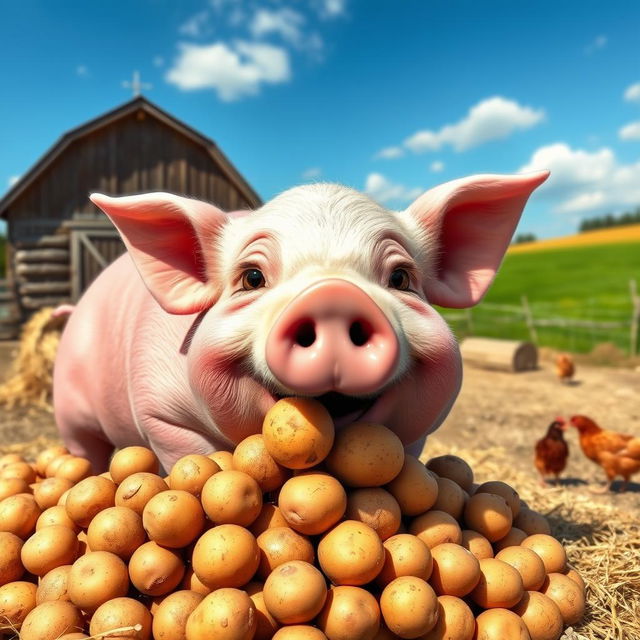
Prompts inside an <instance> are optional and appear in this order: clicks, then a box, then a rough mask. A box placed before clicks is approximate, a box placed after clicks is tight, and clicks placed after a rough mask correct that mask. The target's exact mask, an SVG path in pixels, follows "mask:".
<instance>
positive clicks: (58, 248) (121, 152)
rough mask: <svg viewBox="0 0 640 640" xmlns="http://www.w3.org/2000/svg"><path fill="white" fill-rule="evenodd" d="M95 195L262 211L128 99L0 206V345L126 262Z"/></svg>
mask: <svg viewBox="0 0 640 640" xmlns="http://www.w3.org/2000/svg"><path fill="white" fill-rule="evenodd" d="M93 191H100V192H103V193H107V194H109V195H124V194H131V193H140V192H144V191H170V192H172V193H179V194H182V195H187V196H189V197H194V198H198V199H201V200H207V201H209V202H213V203H215V204H217V205H218V206H220V207H221V208H222V209H225V210H232V209H243V208H249V209H253V208H255V207H257V206H259V205H260V198H259V196H258V195H257V194H256V192H255V191H254V190H253V189H252V188H251V186H250V185H249V183H248V182H247V181H246V180H245V179H244V178H243V177H242V176H241V175H240V173H239V172H238V171H237V169H236V168H235V167H234V166H233V165H232V164H231V162H229V160H228V159H227V158H226V156H225V155H224V154H223V153H222V152H221V151H220V149H219V148H218V147H217V145H216V144H215V143H214V142H213V141H212V140H210V139H208V138H206V137H205V136H203V135H202V134H200V133H198V132H197V131H195V130H194V129H192V128H191V127H189V126H187V125H186V124H184V123H183V122H181V121H179V120H177V119H176V118H174V117H173V116H171V115H170V114H168V113H166V112H165V111H163V110H162V109H160V108H159V107H158V106H156V105H155V104H153V103H151V102H150V101H149V100H147V99H146V98H144V97H142V96H138V97H136V98H134V99H133V100H131V101H129V102H127V103H125V104H123V105H122V106H120V107H118V108H116V109H114V110H113V111H110V112H108V113H106V114H104V115H102V116H100V117H98V118H96V119H94V120H91V121H90V122H87V123H86V124H83V125H81V126H79V127H77V128H76V129H73V130H72V131H69V132H68V133H66V134H65V135H63V136H62V137H61V138H60V140H59V141H58V142H57V143H56V144H55V145H54V146H53V147H52V148H51V149H50V150H49V151H48V152H47V153H46V154H45V155H44V156H43V157H42V158H41V159H40V160H39V161H38V162H37V163H36V164H35V165H34V166H33V167H32V168H31V169H30V170H29V171H28V172H27V173H26V174H25V175H24V176H23V177H22V178H21V179H20V180H19V181H18V182H17V183H16V184H15V185H13V187H12V188H11V189H10V190H9V191H8V192H7V194H6V195H5V196H4V198H3V199H2V200H0V216H1V217H2V218H3V219H5V220H6V222H7V265H6V273H7V276H6V277H7V290H8V295H7V294H5V297H6V299H7V301H5V302H4V303H3V304H4V305H5V309H4V311H5V313H4V314H3V315H1V314H0V337H4V338H13V337H16V336H17V334H18V332H19V327H20V324H21V323H22V322H24V321H25V320H26V319H27V318H28V317H29V316H30V315H31V314H32V313H33V312H35V311H36V310H38V309H40V308H42V307H44V306H49V305H58V304H61V303H64V302H75V301H76V300H77V299H78V298H79V297H80V295H81V294H82V292H83V291H84V290H85V289H86V288H87V287H88V285H89V284H90V283H91V281H92V280H93V279H94V278H95V277H96V275H97V274H98V273H99V272H100V271H101V270H102V269H104V268H105V267H106V266H107V265H108V264H109V263H110V262H112V261H113V260H114V259H115V258H116V257H118V256H119V255H120V254H121V253H122V252H124V250H125V249H124V244H123V243H122V241H121V240H120V238H119V236H118V233H117V231H116V229H115V228H114V227H113V225H112V224H111V222H110V221H109V219H108V218H107V217H106V216H105V215H104V214H103V213H102V212H100V211H99V210H98V209H97V207H95V206H94V205H93V204H92V203H91V202H90V201H89V199H88V195H89V194H90V193H91V192H93ZM7 307H8V309H7ZM3 316H4V317H3Z"/></svg>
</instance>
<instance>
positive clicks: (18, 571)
mask: <svg viewBox="0 0 640 640" xmlns="http://www.w3.org/2000/svg"><path fill="white" fill-rule="evenodd" d="M23 544H24V542H23V540H22V539H21V538H19V537H18V536H17V535H16V534H15V533H11V532H9V531H0V586H2V585H3V584H7V583H8V582H14V581H15V580H20V578H21V577H22V574H23V573H24V566H23V565H22V558H21V557H20V553H21V551H22V545H23Z"/></svg>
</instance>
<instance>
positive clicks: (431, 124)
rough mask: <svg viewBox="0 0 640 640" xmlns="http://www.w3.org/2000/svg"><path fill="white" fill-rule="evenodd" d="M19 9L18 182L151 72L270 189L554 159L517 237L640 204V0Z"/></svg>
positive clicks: (5, 185) (6, 146)
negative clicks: (75, 130) (73, 131)
mask: <svg viewBox="0 0 640 640" xmlns="http://www.w3.org/2000/svg"><path fill="white" fill-rule="evenodd" d="M0 16H1V18H0V69H1V78H2V84H1V85H0V86H1V88H0V195H1V194H3V193H5V192H6V191H7V190H8V189H9V188H10V187H11V185H12V184H14V183H15V181H16V180H18V179H19V178H20V176H21V175H24V174H25V173H26V172H27V171H28V170H29V168H30V167H31V166H32V165H33V164H34V163H35V162H36V161H37V160H38V159H39V158H40V157H41V156H42V155H43V154H44V153H46V152H47V150H48V149H50V148H51V146H52V145H53V144H55V142H56V141H57V140H58V139H59V138H60V136H62V135H63V134H64V133H65V132H66V131H68V130H70V129H73V128H75V127H77V126H79V125H81V124H83V123H84V122H86V121H88V120H90V119H93V118H95V117H97V116H100V115H101V114H103V113H105V112H107V111H110V110H111V109H113V108H115V107H117V106H118V105H120V104H122V103H124V102H126V101H128V100H130V99H131V97H132V90H131V88H130V83H131V80H132V77H133V73H134V71H138V72H139V73H140V75H141V78H142V82H143V83H145V86H144V88H143V95H145V96H146V97H147V98H149V100H151V101H152V102H154V103H156V104H157V105H158V106H160V107H161V108H162V109H164V110H165V111H168V112H169V113H171V114H172V115H174V116H175V117H177V118H179V119H180V120H182V121H184V122H185V123H187V124H188V125H190V126H191V127H193V128H195V129H197V130H199V131H200V132H202V133H203V134H204V135H205V136H207V137H209V138H212V139H213V140H214V141H215V142H216V143H217V144H218V146H219V147H220V148H221V149H222V150H223V152H224V153H225V154H226V155H227V157H228V158H229V159H230V160H231V162H232V163H233V164H234V165H235V166H236V167H237V168H238V170H239V171H240V172H241V173H242V174H243V175H244V177H245V178H246V179H247V180H248V182H249V183H250V184H251V185H252V186H253V187H254V188H255V190H256V191H257V192H258V193H259V194H260V196H261V197H262V198H263V199H264V200H267V199H269V198H271V197H273V196H275V195H276V194H278V193H279V192H281V191H283V190H285V189H287V188H289V187H291V186H294V185H297V184H301V183H304V182H309V181H319V180H320V181H332V182H340V183H343V184H347V185H349V186H352V187H354V188H356V189H359V190H362V191H365V192H367V193H369V194H370V195H371V196H372V197H373V198H375V199H376V200H378V201H379V202H381V203H383V204H385V205H386V206H388V207H389V208H393V209H404V208H405V207H406V206H408V204H409V203H410V202H411V201H412V200H413V199H414V198H416V197H417V196H418V195H419V194H420V193H422V192H423V191H425V190H427V189H429V188H430V187H433V186H435V185H437V184H440V183H442V182H446V181H448V180H453V179H456V178H460V177H464V176H467V175H472V174H476V173H507V174H512V173H521V172H527V171H533V170H538V169H549V170H550V171H551V177H550V178H549V180H548V181H547V182H546V183H545V184H544V185H543V186H542V187H541V188H539V189H538V190H537V191H536V192H535V193H534V194H533V196H532V197H531V199H530V200H529V203H528V205H527V207H526V209H525V213H524V215H523V217H522V220H521V222H520V225H519V227H518V230H517V232H518V233H533V234H535V235H536V236H537V237H538V238H546V237H555V236H560V235H566V234H570V233H574V232H576V231H577V228H578V225H579V223H580V221H581V220H582V219H584V218H590V217H594V216H598V215H602V214H605V213H621V212H624V211H631V210H635V209H636V208H637V207H639V206H640V46H639V45H638V43H639V42H640V3H638V2H632V1H628V2H623V1H620V0H609V1H608V2H602V1H600V0H599V1H597V2H595V1H591V0H582V1H580V2H577V1H573V0H562V1H561V2H558V0H554V1H553V2H548V1H547V0H536V1H535V2H513V1H509V2H507V1H503V0H495V1H491V2H489V1H482V0H438V1H436V0H306V1H303V0H260V1H258V0H182V1H180V2H178V1H177V0H127V1H126V2H125V1H124V0H110V1H106V0H91V1H87V0H82V1H71V0H21V1H20V2H15V1H14V0H0ZM127 81H128V82H129V86H127V85H126V82H127ZM2 231H3V228H2V227H0V232H2Z"/></svg>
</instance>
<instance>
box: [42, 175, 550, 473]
mask: <svg viewBox="0 0 640 640" xmlns="http://www.w3.org/2000/svg"><path fill="white" fill-rule="evenodd" d="M547 175H548V172H537V173H533V174H526V175H476V176H471V177H467V178H463V179H458V180H454V181H452V182H448V183H445V184H442V185H440V186H437V187H435V188H433V189H430V190H428V191H427V192H425V193H424V194H423V195H421V196H420V197H419V198H418V199H417V200H416V201H415V202H413V203H412V204H411V205H410V206H409V207H408V208H407V209H406V210H404V211H391V210H388V209H386V208H384V207H383V206H381V205H380V204H378V203H376V202H375V201H373V200H372V199H370V198H369V197H368V196H366V195H364V194H362V193H359V192H358V191H355V190H353V189H351V188H347V187H345V186H341V185H337V184H327V183H317V184H309V185H302V186H297V187H294V188H292V189H289V190H287V191H285V192H283V193H281V194H280V195H278V196H276V197H275V198H274V199H272V200H271V201H269V202H267V203H266V204H264V205H263V206H261V207H260V208H258V209H257V210H255V211H251V212H249V211H238V212H230V213H225V212H223V211H221V210H220V209H219V208H218V207H216V206H214V205H212V204H209V203H206V202H201V201H197V200H193V199H188V198H186V197H181V196H178V195H172V194H168V193H148V194H141V195H130V196H123V197H108V196H106V195H101V194H93V195H92V196H91V200H92V201H93V203H94V204H96V205H97V206H98V207H99V208H100V209H102V210H103V211H104V212H105V213H106V214H107V215H108V216H109V218H110V219H111V221H112V222H113V224H114V225H115V227H116V228H117V229H118V231H119V232H120V235H121V237H122V239H123V241H124V243H125V245H126V248H127V252H125V253H124V254H123V255H122V256H121V257H119V258H118V259H117V260H116V261H115V262H113V263H112V264H111V265H110V266H108V267H107V268H106V269H105V270H104V271H103V272H102V273H101V274H100V275H99V276H98V277H97V278H96V280H95V281H94V282H93V283H92V284H91V286H90V287H89V288H88V289H87V291H86V292H85V294H84V295H83V296H82V297H81V299H80V300H79V302H78V304H77V305H76V306H75V307H74V309H73V311H72V312H71V314H70V317H69V319H68V322H67V324H66V327H65V330H64V332H63V335H62V337H61V341H60V345H59V349H58V353H57V357H56V361H55V367H54V383H53V385H54V386H53V398H54V413H55V419H56V421H57V424H58V426H59V429H60V433H61V436H62V438H63V440H64V442H65V443H66V445H67V446H68V448H69V450H70V451H71V453H73V454H75V455H79V456H85V457H87V458H88V459H89V460H90V461H91V463H92V465H93V468H94V471H95V472H96V473H97V472H100V471H102V470H104V469H105V468H106V467H107V465H108V461H109V457H110V455H111V454H112V452H113V450H114V448H121V447H125V446H130V445H143V446H146V447H150V448H151V449H152V450H153V451H155V453H156V454H157V456H158V458H159V460H160V462H161V464H162V466H163V468H164V469H166V470H168V469H170V468H171V466H172V464H173V463H174V462H175V461H176V460H177V459H179V458H180V457H182V456H184V455H186V454H190V453H204V454H208V453H211V452H212V451H214V450H218V449H230V448H232V447H233V446H234V445H235V444H237V443H238V442H240V441H241V440H242V439H243V438H245V437H247V436H249V435H251V434H254V433H259V432H260V431H261V428H262V423H263V419H264V416H265V414H266V412H267V411H268V410H269V409H270V408H271V407H272V406H273V405H274V404H275V403H276V402H277V401H278V400H279V399H280V398H282V397H287V396H310V397H314V398H317V399H318V400H319V401H320V402H321V403H323V404H324V406H325V407H326V408H327V410H328V411H329V412H330V414H331V416H332V418H333V420H334V422H335V425H336V428H338V429H339V428H340V427H342V426H344V425H345V424H348V423H351V422H354V421H366V422H376V423H381V424H384V425H386V426H387V427H389V428H390V429H392V430H393V431H394V432H395V433H396V434H397V435H398V437H399V438H400V439H401V441H402V442H403V444H404V445H405V447H406V448H407V450H408V451H413V452H417V451H419V450H420V449H421V447H422V445H423V443H424V440H425V437H426V435H427V434H428V433H430V432H432V431H433V430H434V429H436V428H437V427H438V426H439V425H440V424H441V423H442V421H443V420H444V418H445V417H446V415H447V413H448V412H449V410H450V408H451V406H452V403H453V402H454V400H455V398H456V396H457V394H458V391H459V389H460V384H461V379H462V375H461V369H462V367H461V359H460V353H459V349H458V347H457V344H456V341H455V339H454V336H453V334H452V332H451V330H450V329H449V327H448V326H447V324H446V322H445V321H444V320H443V318H442V316H441V315H440V314H439V313H438V312H437V311H436V309H434V305H438V306H442V307H449V308H465V307H470V306H472V305H475V304H476V303H478V302H479V301H480V299H481V298H482V297H483V295H484V294H485V292H486V291H487V289H488V287H489V285H490V284H491V282H492V280H493V278H494V276H495V274H496V271H497V269H498V267H499V265H500V263H501V261H502V259H503V257H504V253H505V251H506V248H507V246H508V244H509V242H510V239H511V236H512V234H513V232H514V230H515V228H516V225H517V223H518V220H519V218H520V215H521V214H522V211H523V208H524V206H525V203H526V201H527V199H528V198H529V196H530V195H531V193H532V192H533V190H534V189H535V188H536V187H537V186H539V185H540V184H541V183H542V182H543V181H544V180H545V179H546V178H547Z"/></svg>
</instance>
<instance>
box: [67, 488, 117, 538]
mask: <svg viewBox="0 0 640 640" xmlns="http://www.w3.org/2000/svg"><path fill="white" fill-rule="evenodd" d="M115 497H116V485H115V484H114V483H113V482H111V480H107V478H101V477H100V476H90V477H88V478H85V479H84V480H81V481H80V482H78V484H76V485H75V487H73V488H72V489H71V490H70V491H69V493H68V495H67V500H66V502H65V505H64V506H65V509H66V510H67V513H68V514H69V517H70V518H71V519H72V520H73V521H74V522H75V523H76V524H78V525H80V526H81V527H83V528H87V527H88V526H89V523H90V522H91V520H92V519H93V517H94V516H95V515H96V514H97V513H99V512H100V511H102V510H103V509H107V508H108V507H113V505H114V504H115Z"/></svg>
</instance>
